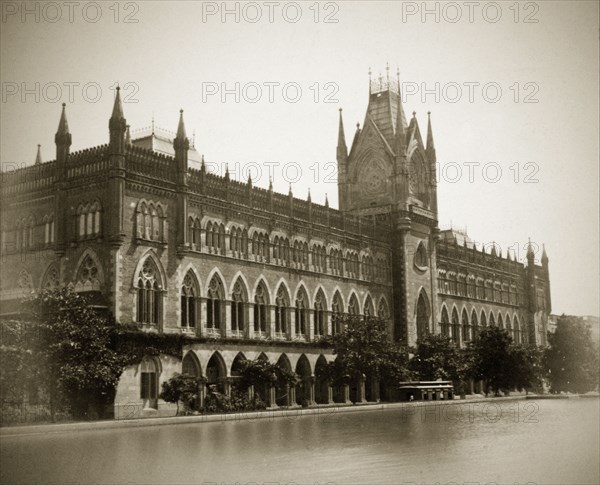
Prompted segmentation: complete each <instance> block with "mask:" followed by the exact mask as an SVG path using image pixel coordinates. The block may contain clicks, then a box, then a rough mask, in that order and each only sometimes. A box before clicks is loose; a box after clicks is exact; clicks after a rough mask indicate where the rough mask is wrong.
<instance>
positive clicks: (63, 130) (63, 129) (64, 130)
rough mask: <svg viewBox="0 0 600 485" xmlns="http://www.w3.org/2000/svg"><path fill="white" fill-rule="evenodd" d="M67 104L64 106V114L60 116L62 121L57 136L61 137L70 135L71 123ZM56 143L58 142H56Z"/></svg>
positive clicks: (59, 123)
mask: <svg viewBox="0 0 600 485" xmlns="http://www.w3.org/2000/svg"><path fill="white" fill-rule="evenodd" d="M66 107H67V104H66V103H63V104H62V113H61V115H60V121H59V122H58V130H57V131H56V136H59V135H69V134H70V133H69V122H68V121H67V111H66ZM55 141H56V140H55Z"/></svg>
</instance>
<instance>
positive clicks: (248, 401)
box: [202, 386, 267, 414]
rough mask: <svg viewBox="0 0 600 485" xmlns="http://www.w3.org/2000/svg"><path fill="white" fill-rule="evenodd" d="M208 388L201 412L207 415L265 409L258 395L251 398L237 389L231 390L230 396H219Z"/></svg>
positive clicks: (218, 393) (265, 406)
mask: <svg viewBox="0 0 600 485" xmlns="http://www.w3.org/2000/svg"><path fill="white" fill-rule="evenodd" d="M212 387H213V386H211V388H209V393H208V395H207V396H206V397H205V398H204V407H203V409H202V411H203V412H204V413H207V414H213V413H234V412H242V411H260V410H262V409H266V408H267V405H266V404H265V402H264V401H263V400H262V399H261V398H260V396H259V395H258V394H254V396H253V397H252V398H250V397H249V396H248V392H246V391H242V390H239V389H233V390H232V391H231V396H227V395H225V394H221V393H220V392H217V391H216V390H214V389H212Z"/></svg>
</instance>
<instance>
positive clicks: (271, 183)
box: [269, 175, 273, 192]
mask: <svg viewBox="0 0 600 485" xmlns="http://www.w3.org/2000/svg"><path fill="white" fill-rule="evenodd" d="M269 190H270V191H271V192H272V191H273V179H272V178H271V176H270V175H269Z"/></svg>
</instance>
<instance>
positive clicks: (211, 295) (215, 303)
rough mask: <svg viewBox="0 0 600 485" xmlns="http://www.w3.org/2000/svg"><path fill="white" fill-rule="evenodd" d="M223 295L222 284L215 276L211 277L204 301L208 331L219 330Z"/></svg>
mask: <svg viewBox="0 0 600 485" xmlns="http://www.w3.org/2000/svg"><path fill="white" fill-rule="evenodd" d="M224 294H225V293H224V291H223V283H221V280H220V279H219V278H218V277H217V276H216V275H215V276H213V277H212V279H211V280H210V283H209V285H208V295H207V296H208V298H207V299H206V327H207V328H208V329H209V330H219V329H220V328H221V322H222V320H223V319H222V313H223V299H224Z"/></svg>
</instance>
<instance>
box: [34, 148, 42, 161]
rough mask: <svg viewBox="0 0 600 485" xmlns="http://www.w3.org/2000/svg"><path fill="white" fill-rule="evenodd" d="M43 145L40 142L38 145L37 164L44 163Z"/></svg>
mask: <svg viewBox="0 0 600 485" xmlns="http://www.w3.org/2000/svg"><path fill="white" fill-rule="evenodd" d="M41 148H42V145H40V144H38V147H37V155H36V156H35V164H36V165H39V164H40V163H42V151H41Z"/></svg>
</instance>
